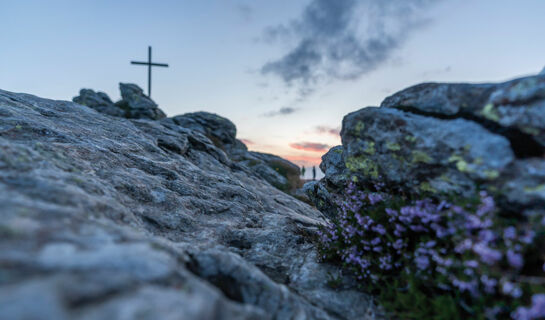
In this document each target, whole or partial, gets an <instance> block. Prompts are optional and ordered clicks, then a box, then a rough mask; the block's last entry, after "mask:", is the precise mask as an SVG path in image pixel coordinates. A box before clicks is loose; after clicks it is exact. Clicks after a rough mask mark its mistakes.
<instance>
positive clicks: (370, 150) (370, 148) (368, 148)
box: [363, 141, 375, 155]
mask: <svg viewBox="0 0 545 320" xmlns="http://www.w3.org/2000/svg"><path fill="white" fill-rule="evenodd" d="M363 152H365V153H367V154H369V155H373V154H375V143H374V142H373V141H366V142H365V148H363Z"/></svg>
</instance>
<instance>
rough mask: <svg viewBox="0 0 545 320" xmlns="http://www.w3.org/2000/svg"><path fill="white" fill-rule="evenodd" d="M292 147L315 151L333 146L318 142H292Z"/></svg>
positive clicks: (325, 149)
mask: <svg viewBox="0 0 545 320" xmlns="http://www.w3.org/2000/svg"><path fill="white" fill-rule="evenodd" d="M290 147H292V148H293V149H297V150H305V151H313V152H326V151H327V150H329V149H330V148H331V147H330V146H328V145H327V144H323V143H316V142H297V143H291V144H290Z"/></svg>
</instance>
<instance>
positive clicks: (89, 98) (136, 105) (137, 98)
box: [72, 83, 166, 120]
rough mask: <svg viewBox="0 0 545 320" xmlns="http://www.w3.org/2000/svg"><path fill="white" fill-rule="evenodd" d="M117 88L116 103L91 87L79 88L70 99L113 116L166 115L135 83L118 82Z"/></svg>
mask: <svg viewBox="0 0 545 320" xmlns="http://www.w3.org/2000/svg"><path fill="white" fill-rule="evenodd" d="M119 89H120V90H121V97H122V99H121V100H120V101H118V102H116V103H113V102H112V100H110V97H108V95H107V94H105V93H104V92H95V91H93V90H91V89H81V90H80V92H79V96H77V97H74V98H73V99H72V101H74V102H75V103H78V104H81V105H84V106H87V107H90V108H92V109H95V110H96V111H98V112H100V113H104V114H107V115H110V116H114V117H124V118H129V119H150V120H159V119H163V118H165V117H166V115H165V113H164V112H163V111H162V110H161V109H159V108H158V107H157V104H155V102H153V100H151V99H150V98H149V97H147V96H146V95H144V91H143V90H142V89H141V88H140V87H138V86H137V85H136V84H131V83H120V84H119Z"/></svg>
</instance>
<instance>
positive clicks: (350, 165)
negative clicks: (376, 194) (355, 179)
mask: <svg viewBox="0 0 545 320" xmlns="http://www.w3.org/2000/svg"><path fill="white" fill-rule="evenodd" d="M345 163H346V168H347V169H348V170H350V171H352V172H363V174H365V175H366V176H368V177H371V178H373V179H378V167H377V165H376V163H374V162H373V160H371V159H369V158H367V157H363V156H359V157H349V158H348V159H346V162H345Z"/></svg>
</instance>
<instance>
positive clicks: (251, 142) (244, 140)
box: [238, 138, 255, 146]
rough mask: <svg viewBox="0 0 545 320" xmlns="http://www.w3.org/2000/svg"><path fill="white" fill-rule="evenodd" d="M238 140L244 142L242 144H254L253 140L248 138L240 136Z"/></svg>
mask: <svg viewBox="0 0 545 320" xmlns="http://www.w3.org/2000/svg"><path fill="white" fill-rule="evenodd" d="M238 140H240V141H242V143H244V144H245V145H247V146H251V145H254V144H255V142H253V141H252V140H250V139H242V138H241V139H238Z"/></svg>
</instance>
